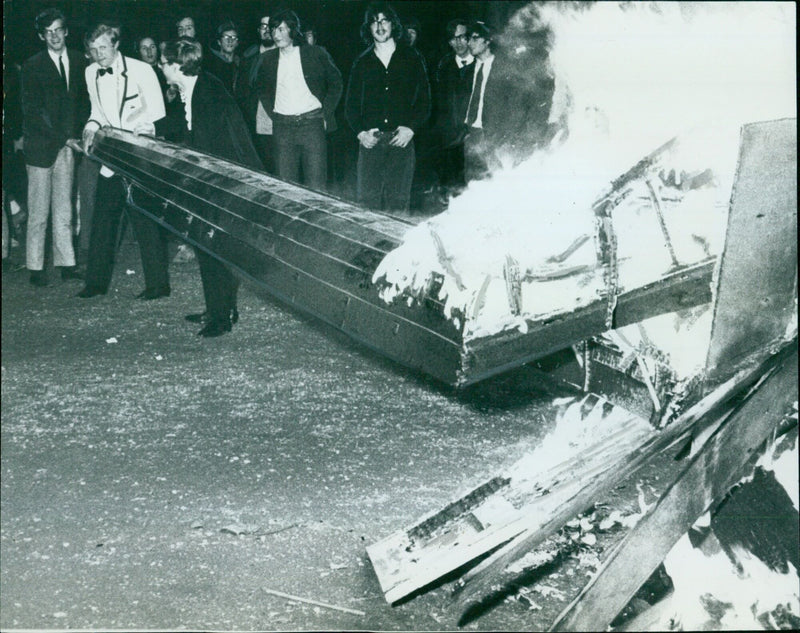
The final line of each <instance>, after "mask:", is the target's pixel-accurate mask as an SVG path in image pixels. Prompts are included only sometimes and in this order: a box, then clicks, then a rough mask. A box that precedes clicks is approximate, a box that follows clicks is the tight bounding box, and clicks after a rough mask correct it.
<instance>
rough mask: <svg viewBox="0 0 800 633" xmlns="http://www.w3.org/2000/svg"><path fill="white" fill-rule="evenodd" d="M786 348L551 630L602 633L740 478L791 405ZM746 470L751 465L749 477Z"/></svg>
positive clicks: (794, 360) (791, 362)
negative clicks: (697, 523)
mask: <svg viewBox="0 0 800 633" xmlns="http://www.w3.org/2000/svg"><path fill="white" fill-rule="evenodd" d="M788 348H789V349H788V353H784V354H782V357H783V358H782V359H781V362H780V363H779V364H778V366H777V367H775V368H774V371H772V372H771V373H770V374H769V375H768V376H766V377H765V378H764V381H763V383H762V384H759V385H757V386H756V387H755V388H754V389H753V390H751V392H750V394H748V396H747V397H746V398H745V400H744V401H743V403H741V404H739V405H738V406H737V407H736V409H735V410H734V411H733V412H732V413H731V415H730V416H729V417H728V418H727V419H726V420H725V421H724V422H723V424H722V426H721V427H720V428H719V429H718V430H717V431H715V432H714V434H713V435H712V436H711V437H710V438H709V439H708V440H707V441H706V442H705V443H704V445H703V447H702V448H701V449H700V450H699V451H698V452H697V454H696V455H695V456H694V457H693V458H692V459H691V460H690V463H689V464H688V465H687V466H686V468H685V469H684V470H683V472H681V473H680V474H679V475H678V476H677V477H676V479H675V480H674V481H673V482H672V483H671V485H670V487H669V489H668V490H667V492H666V493H664V495H663V496H662V497H661V498H660V499H659V501H658V503H657V504H656V506H655V507H654V508H653V509H652V510H651V511H650V512H649V513H648V514H647V515H646V516H645V517H644V518H643V519H642V520H641V521H640V522H639V523H638V524H637V525H636V527H634V528H633V530H632V531H631V532H630V533H629V534H628V535H627V536H626V537H625V538H624V539H623V540H622V542H621V543H619V545H618V546H617V547H616V549H615V550H614V551H613V552H612V553H611V555H610V556H609V557H608V558H607V559H606V560H605V562H604V563H603V566H602V567H601V568H600V569H599V570H598V573H597V574H596V575H595V576H594V577H593V578H592V580H591V581H590V582H589V584H588V585H587V586H586V587H585V588H584V589H583V591H582V592H581V594H580V595H579V596H578V597H577V598H576V599H575V600H574V601H573V602H572V604H570V605H569V606H568V607H567V609H565V610H564V612H563V613H562V614H561V615H560V616H559V617H558V619H557V620H556V622H555V623H554V625H553V628H552V630H555V631H597V630H605V629H606V628H607V626H608V625H609V624H610V623H611V621H612V620H613V619H614V617H615V616H616V615H617V613H619V612H620V611H621V610H622V608H623V607H624V606H625V605H626V604H627V602H628V601H629V600H630V599H631V597H633V595H634V593H636V591H637V589H639V587H640V586H641V585H642V583H644V582H645V581H646V580H647V578H648V577H649V576H650V574H651V573H652V572H653V571H654V570H655V569H656V567H658V565H660V564H661V561H662V560H663V559H664V557H665V556H666V555H667V553H668V552H669V550H670V549H671V548H672V546H673V545H674V544H675V543H676V542H677V541H678V539H680V537H681V536H683V534H684V533H685V532H686V531H687V530H688V529H689V528H690V527H691V526H692V525H693V524H694V522H695V521H696V520H697V519H698V518H700V516H701V515H703V514H704V513H705V512H706V511H708V510H711V509H713V508H714V507H715V506H716V505H717V504H718V503H719V502H720V501H722V499H723V498H724V496H725V495H726V494H727V493H728V491H729V490H730V488H731V487H732V486H733V485H734V484H735V483H736V482H737V481H738V480H739V479H741V477H742V476H743V475H745V474H747V473H748V458H749V457H750V456H752V455H753V454H754V452H755V451H756V449H757V447H759V446H762V445H763V444H764V443H765V442H766V440H767V439H768V437H769V436H770V434H772V433H773V432H774V430H775V428H776V424H777V423H778V422H780V421H781V420H783V419H784V418H785V415H786V413H787V412H788V411H789V410H790V408H791V407H792V405H793V403H794V402H795V401H796V388H797V369H798V365H797V364H798V357H797V341H796V340H795V341H793V342H792V343H790V344H789V346H788ZM752 468H753V464H752V463H751V464H749V469H750V472H752Z"/></svg>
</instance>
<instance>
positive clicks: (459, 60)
mask: <svg viewBox="0 0 800 633" xmlns="http://www.w3.org/2000/svg"><path fill="white" fill-rule="evenodd" d="M455 58H456V66H458V67H459V68H464V66H469V65H470V64H471V63H472V62H474V61H475V57H474V56H473V54H472V53H467V56H466V57H459V56H458V55H456V56H455Z"/></svg>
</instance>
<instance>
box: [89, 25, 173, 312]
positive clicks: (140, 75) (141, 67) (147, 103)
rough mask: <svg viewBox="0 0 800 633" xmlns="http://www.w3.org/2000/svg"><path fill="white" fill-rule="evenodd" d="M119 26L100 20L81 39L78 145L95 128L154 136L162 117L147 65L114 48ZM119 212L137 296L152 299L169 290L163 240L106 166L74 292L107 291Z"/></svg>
mask: <svg viewBox="0 0 800 633" xmlns="http://www.w3.org/2000/svg"><path fill="white" fill-rule="evenodd" d="M119 34H120V30H119V27H118V26H116V25H112V24H109V23H101V24H98V25H97V26H95V27H94V28H93V29H91V30H90V31H89V32H88V33H87V35H86V38H85V40H84V42H85V44H86V49H87V50H88V52H89V55H90V56H91V58H92V60H93V63H92V64H90V65H89V66H88V67H87V68H86V87H87V89H88V91H89V100H90V102H91V107H92V110H91V114H90V116H89V121H88V122H87V123H86V125H85V127H84V128H83V148H84V151H86V152H89V151H90V150H91V147H92V144H93V142H94V137H95V134H96V133H97V130H99V129H100V128H101V127H104V126H111V127H115V128H120V129H123V130H128V131H131V132H134V133H137V134H154V133H155V122H156V121H158V120H159V119H161V118H163V117H164V115H165V110H164V99H163V96H162V92H161V86H160V85H159V83H158V77H157V76H156V73H155V71H154V70H153V67H152V66H150V64H147V63H145V62H143V61H140V60H138V59H133V58H131V57H126V56H124V55H122V54H121V53H120V52H119ZM123 210H127V212H128V217H129V219H130V224H131V226H132V227H133V229H134V231H135V233H136V239H137V241H138V242H139V249H140V252H141V256H142V269H143V271H144V280H145V289H144V290H143V291H142V292H141V293H140V294H139V296H138V298H140V299H145V300H149V299H158V298H159V297H166V296H168V295H169V293H170V287H169V274H168V271H167V265H168V258H167V242H166V236H165V234H164V232H163V230H162V229H161V228H160V227H158V225H157V224H156V223H155V222H153V221H152V220H149V219H148V218H146V217H145V216H143V215H141V214H140V213H138V212H137V211H133V210H130V209H127V205H126V189H125V183H124V182H123V180H122V177H121V176H119V175H117V174H115V173H114V172H113V171H112V170H110V169H109V168H108V167H105V166H104V167H103V168H102V169H101V170H100V178H99V179H98V183H97V194H96V198H95V211H94V217H93V219H92V230H91V235H90V237H89V257H88V262H87V266H86V286H85V287H84V288H83V290H81V292H79V293H78V296H79V297H82V298H88V297H93V296H95V295H104V294H106V292H108V287H109V285H110V283H111V276H112V273H113V270H114V255H115V251H116V242H117V231H118V228H119V221H120V218H121V216H122V212H123Z"/></svg>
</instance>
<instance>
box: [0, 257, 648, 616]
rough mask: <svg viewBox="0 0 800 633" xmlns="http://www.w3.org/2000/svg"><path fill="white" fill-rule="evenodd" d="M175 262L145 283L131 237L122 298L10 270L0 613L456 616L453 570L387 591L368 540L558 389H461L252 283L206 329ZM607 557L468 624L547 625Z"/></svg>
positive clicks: (187, 278)
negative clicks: (413, 590) (407, 591)
mask: <svg viewBox="0 0 800 633" xmlns="http://www.w3.org/2000/svg"><path fill="white" fill-rule="evenodd" d="M171 274H172V284H173V285H172V288H173V294H172V296H171V297H169V298H167V299H161V300H158V301H153V302H141V301H136V300H135V299H134V296H135V294H136V293H137V292H138V291H139V290H140V289H141V286H142V276H141V270H140V266H139V262H138V254H137V248H136V246H135V244H132V243H127V242H126V243H125V244H124V245H123V248H122V251H121V253H120V261H119V262H118V265H117V270H116V276H115V279H114V283H113V288H112V291H111V292H110V293H109V295H108V296H105V297H98V298H93V299H90V300H81V299H77V298H75V297H74V294H75V292H77V291H78V290H79V289H80V287H81V285H80V283H77V282H62V281H61V280H60V279H55V280H53V281H52V282H51V285H50V286H49V287H47V288H44V289H37V288H33V287H32V286H30V285H29V284H28V275H27V272H26V271H24V270H17V271H14V270H5V271H4V273H3V284H2V299H3V304H2V352H3V354H2V398H3V407H2V505H1V506H0V507H1V508H2V540H1V541H0V545H1V554H2V559H1V560H2V577H1V578H0V580H1V582H0V627H1V628H2V629H4V630H5V629H11V628H36V629H39V628H48V629H49V628H64V629H66V628H70V629H75V628H91V629H97V628H100V629H110V628H128V629H130V628H133V629H146V628H161V629H178V628H186V629H226V630H228V629H243V630H253V629H259V630H262V629H281V630H297V629H303V630H309V629H315V630H333V629H351V630H359V629H370V630H446V629H453V628H455V626H456V622H457V621H458V618H459V617H460V615H461V614H460V613H459V612H457V611H455V610H454V609H453V602H452V599H451V591H452V585H448V584H445V585H443V586H440V587H438V588H435V589H434V590H432V591H430V592H428V593H425V594H424V595H421V596H419V597H417V598H415V599H413V600H411V601H409V602H407V603H405V604H403V605H400V606H397V607H390V606H389V605H387V604H386V603H385V601H384V599H383V597H382V594H381V591H380V587H379V585H378V582H377V579H376V577H375V575H374V573H373V571H372V568H371V565H370V563H369V560H368V558H367V556H366V553H365V547H366V546H367V545H368V544H370V543H372V542H374V541H376V540H378V539H380V538H383V537H385V536H386V535H388V534H390V533H391V532H393V531H394V530H396V529H398V528H401V527H403V526H405V525H407V524H410V523H411V522H413V521H414V520H416V519H417V518H418V517H420V516H422V515H423V514H425V513H427V512H430V511H434V510H438V509H440V508H442V507H443V506H444V505H445V504H446V503H448V502H449V501H451V500H452V499H453V498H455V497H456V496H457V495H458V494H459V493H462V492H464V491H465V490H467V489H469V488H470V487H471V486H474V485H475V484H477V483H480V482H482V481H483V480H484V479H485V478H486V477H487V476H492V475H493V474H495V473H496V472H498V470H499V469H500V468H501V466H502V465H503V464H507V463H511V462H513V461H514V460H516V459H518V458H519V457H520V456H521V455H522V452H523V451H524V449H525V446H526V445H527V446H529V445H530V442H535V441H536V440H537V438H540V437H541V436H542V435H543V434H544V433H545V432H546V431H547V430H548V428H549V425H550V424H551V422H552V417H553V416H552V413H553V411H552V407H551V405H550V398H549V397H546V396H543V395H541V394H536V393H532V392H531V391H530V387H529V386H527V387H522V386H519V385H521V384H522V382H523V381H517V380H515V379H514V375H513V374H512V375H511V377H510V378H509V377H506V378H504V379H501V380H497V381H494V382H492V383H489V384H486V385H484V386H482V387H480V388H478V389H474V390H472V391H471V392H469V393H467V394H455V393H453V392H451V391H449V390H448V389H445V388H442V387H441V386H439V385H437V384H434V383H432V382H430V381H428V380H427V379H425V378H424V377H421V376H418V375H415V374H411V373H409V372H407V371H405V370H404V369H402V368H400V367H398V366H397V365H395V364H393V363H390V362H388V361H385V360H384V359H382V358H379V357H377V356H375V355H373V354H371V353H369V352H367V351H365V350H363V349H361V348H358V347H355V346H354V345H352V344H351V343H350V342H349V340H347V339H345V338H344V337H343V336H341V335H339V334H337V333H336V332H334V331H332V330H330V329H328V328H326V327H323V326H319V325H317V324H316V323H315V322H312V321H310V320H308V319H305V318H303V317H301V316H299V315H297V314H296V313H294V312H291V311H289V310H287V309H285V308H283V307H282V306H280V305H279V304H277V303H274V302H271V301H268V300H264V299H263V298H261V297H260V296H257V295H256V294H254V293H253V292H252V291H251V290H249V289H248V288H247V287H245V288H243V290H242V292H241V299H240V309H241V321H240V323H239V325H237V326H236V327H235V328H234V331H233V333H232V334H230V335H226V336H223V337H220V338H218V339H211V340H204V339H201V338H200V337H197V336H195V331H196V329H197V326H195V325H192V324H189V323H186V322H185V321H184V320H183V315H184V314H186V313H188V312H194V311H198V310H200V309H202V294H201V289H200V282H199V275H198V273H197V269H196V263H194V262H190V263H185V264H173V265H172V268H171ZM53 277H54V276H51V278H53ZM630 490H633V497H635V489H633V488H629V491H630ZM629 496H630V495H629ZM629 501H631V500H630V499H629ZM631 503H634V502H633V501H631ZM632 507H635V506H632ZM600 549H602V548H600ZM590 571H591V569H590V570H588V571H587V570H586V569H585V568H582V567H581V564H580V561H579V560H578V559H577V558H573V559H570V561H567V562H566V563H565V566H564V568H563V569H561V570H560V574H559V577H560V580H553V579H552V578H551V579H549V580H548V582H547V585H548V590H547V591H545V590H541V591H540V592H539V594H536V595H537V599H536V601H535V604H534V603H532V602H531V601H525V600H520V599H517V598H510V599H509V600H507V601H505V602H503V603H501V604H499V605H497V606H495V607H494V608H492V609H490V610H488V611H487V612H486V613H484V614H483V615H481V616H480V617H478V618H477V619H476V620H474V621H473V622H472V623H470V624H468V625H467V626H466V628H467V629H476V628H480V629H481V630H521V629H542V628H546V627H547V626H548V625H549V623H550V622H551V621H552V620H553V618H554V617H555V616H556V615H557V613H558V612H559V610H560V609H561V608H562V607H563V606H564V605H565V604H566V602H567V601H568V599H569V598H570V597H571V595H574V594H575V593H577V591H578V590H579V589H580V587H581V585H582V584H583V583H584V582H585V579H586V574H587V573H589V572H590ZM534 584H535V583H533V582H531V585H532V586H533V585H534ZM266 589H271V590H276V591H281V592H284V593H288V594H293V595H296V596H301V597H305V598H309V599H312V600H317V601H321V602H324V603H328V604H333V605H337V606H340V607H345V608H348V609H354V610H357V611H362V612H364V614H365V615H363V616H362V615H355V614H351V613H345V612H341V611H337V610H334V609H329V608H325V607H319V606H312V605H308V604H303V603H298V602H292V601H289V600H287V599H284V598H281V597H277V596H275V595H272V594H269V593H267V592H266V591H265V590H266ZM534 589H536V587H534ZM551 589H552V591H550V590H551ZM536 590H537V591H538V589H536Z"/></svg>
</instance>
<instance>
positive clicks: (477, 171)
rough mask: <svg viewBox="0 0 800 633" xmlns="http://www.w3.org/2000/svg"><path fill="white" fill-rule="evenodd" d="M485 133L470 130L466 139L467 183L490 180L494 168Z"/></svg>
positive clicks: (465, 174)
mask: <svg viewBox="0 0 800 633" xmlns="http://www.w3.org/2000/svg"><path fill="white" fill-rule="evenodd" d="M492 163H493V161H492V156H491V153H490V150H489V147H488V144H487V143H486V138H485V134H484V131H483V130H482V129H480V128H470V131H469V134H467V137H466V138H465V139H464V177H465V179H466V181H467V182H472V181H473V180H483V179H484V178H488V177H489V175H490V173H491V169H492V166H493V164H492Z"/></svg>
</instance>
